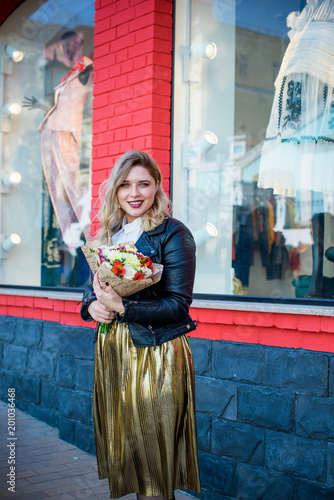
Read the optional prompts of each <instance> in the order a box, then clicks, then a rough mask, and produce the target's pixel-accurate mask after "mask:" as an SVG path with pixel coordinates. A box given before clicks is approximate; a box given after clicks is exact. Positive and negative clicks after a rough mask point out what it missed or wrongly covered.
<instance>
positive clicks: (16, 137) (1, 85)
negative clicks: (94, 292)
mask: <svg viewBox="0 0 334 500" xmlns="http://www.w3.org/2000/svg"><path fill="white" fill-rule="evenodd" d="M93 30H94V2H93V1H91V0H80V1H79V0H71V1H70V2H69V1H67V0H48V1H45V2H43V1H37V0H26V1H25V2H23V3H22V4H20V5H19V7H18V8H17V9H16V10H15V11H14V12H13V13H12V14H11V15H10V16H9V17H8V18H7V19H6V21H5V22H4V23H3V24H2V25H1V28H0V99H1V103H0V107H1V130H0V148H1V172H0V174H1V177H2V181H1V182H2V183H1V217H0V224H1V229H0V238H1V247H0V257H1V258H0V266H1V268H0V285H6V286H9V285H15V286H28V287H40V286H42V287H66V288H72V287H82V286H84V284H85V283H86V282H87V280H88V275H89V271H88V267H87V265H86V262H85V259H84V257H83V254H82V252H81V248H80V247H81V245H82V244H83V242H84V241H85V239H87V238H88V237H89V226H90V208H91V180H90V179H91V127H92V75H93V59H92V57H93Z"/></svg>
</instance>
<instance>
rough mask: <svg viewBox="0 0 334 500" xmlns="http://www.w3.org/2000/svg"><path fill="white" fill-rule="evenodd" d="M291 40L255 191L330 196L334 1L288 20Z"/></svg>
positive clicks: (333, 182)
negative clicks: (311, 191)
mask: <svg viewBox="0 0 334 500" xmlns="http://www.w3.org/2000/svg"><path fill="white" fill-rule="evenodd" d="M288 25H289V26H292V30H291V31H290V33H289V36H290V37H291V41H290V43H289V45H288V47H287V50H286V52H285V54H284V57H283V61H282V65H281V68H280V71H279V74H278V77H277V79H276V82H275V89H276V90H275V97H274V102H273V106H272V111H271V116H270V120H269V125H268V128H267V133H266V140H265V143H264V146H263V150H262V156H261V163H260V171H259V180H258V186H259V187H261V188H272V189H273V190H274V194H283V195H287V196H294V195H295V193H296V190H314V191H319V192H322V193H331V194H333V192H334V159H333V153H334V72H333V67H334V2H333V1H332V0H324V1H321V0H313V1H311V2H309V3H308V4H307V5H306V7H305V8H304V9H303V11H302V12H301V14H300V15H297V14H296V13H292V14H290V15H289V16H288Z"/></svg>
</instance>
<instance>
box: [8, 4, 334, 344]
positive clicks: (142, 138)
mask: <svg viewBox="0 0 334 500" xmlns="http://www.w3.org/2000/svg"><path fill="white" fill-rule="evenodd" d="M17 3H18V2H13V7H15V6H16V4H17ZM0 6H1V0H0ZM12 10H13V9H12ZM1 20H3V18H1V16H0V22H1ZM95 21H96V25H95V44H94V45H95V52H94V100H93V108H94V109H93V163H92V192H93V205H92V206H93V211H94V212H93V217H94V213H96V211H97V209H98V206H99V199H98V191H99V186H100V184H101V182H102V181H103V180H105V179H106V178H107V177H108V176H109V174H110V171H111V169H112V166H113V163H114V161H115V159H116V158H118V157H119V156H120V155H121V154H122V153H124V152H125V151H127V150H128V149H130V148H136V149H143V150H145V151H147V152H148V153H149V154H151V155H152V156H153V157H154V158H155V160H156V161H157V163H158V164H159V165H160V167H161V169H162V173H163V178H164V187H165V189H166V190H167V191H169V180H170V135H171V131H170V123H171V78H172V39H173V33H172V23H173V18H172V0H97V1H96V17H95ZM97 227H98V226H97V223H96V222H95V221H93V224H92V234H94V232H95V231H96V230H97ZM79 309H80V305H78V304H77V303H76V302H74V301H65V300H56V299H43V298H37V297H22V296H10V295H0V314H2V315H8V316H19V317H24V318H34V319H42V320H48V321H56V322H60V323H61V324H65V325H78V326H91V327H94V324H92V323H85V322H83V321H82V320H81V319H80V316H79ZM191 314H192V316H193V317H194V319H196V320H197V322H198V328H197V330H196V331H195V332H193V333H192V335H193V336H194V337H200V338H206V339H214V340H227V341H235V342H245V343H255V344H257V343H259V344H263V345H272V346H281V347H293V348H303V349H310V350H315V351H326V352H334V320H333V318H329V317H320V316H308V315H298V316H297V315H292V314H276V313H275V314H272V313H261V312H245V311H229V310H225V311H224V310H212V309H211V310H208V309H195V308H193V309H192V310H191Z"/></svg>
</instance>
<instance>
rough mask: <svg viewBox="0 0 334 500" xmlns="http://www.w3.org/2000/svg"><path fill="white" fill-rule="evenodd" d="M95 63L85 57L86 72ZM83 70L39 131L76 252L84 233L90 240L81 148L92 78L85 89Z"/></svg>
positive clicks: (56, 202)
mask: <svg viewBox="0 0 334 500" xmlns="http://www.w3.org/2000/svg"><path fill="white" fill-rule="evenodd" d="M92 63H93V61H92V60H91V59H90V58H89V57H83V64H84V68H86V67H87V66H89V65H91V64H92ZM79 74H80V70H79V69H77V70H76V71H74V72H73V73H70V75H69V76H68V78H66V79H65V81H64V82H62V83H61V84H60V85H58V87H56V93H55V105H54V106H53V108H52V109H50V111H49V112H48V113H47V114H46V116H45V117H44V119H43V121H42V123H41V124H40V126H39V128H38V130H39V131H40V132H41V152H42V162H43V169H44V174H45V179H46V182H47V185H48V188H49V192H50V197H51V201H52V204H53V207H54V210H55V212H56V215H57V219H58V222H59V226H60V229H61V232H62V235H63V239H64V242H65V243H66V244H67V245H68V246H69V247H70V248H72V249H73V251H76V248H77V247H78V246H80V244H81V243H80V239H81V238H80V236H81V233H83V234H84V236H85V238H86V239H89V237H90V234H89V228H90V200H91V197H90V193H89V191H88V189H87V187H86V186H85V184H84V182H83V179H82V175H81V172H80V157H79V144H80V140H81V130H82V117H83V110H84V106H85V103H86V100H87V97H88V93H89V91H90V86H91V80H92V76H91V74H90V76H89V79H88V82H87V83H86V85H83V84H82V83H80V81H79V78H78V76H79Z"/></svg>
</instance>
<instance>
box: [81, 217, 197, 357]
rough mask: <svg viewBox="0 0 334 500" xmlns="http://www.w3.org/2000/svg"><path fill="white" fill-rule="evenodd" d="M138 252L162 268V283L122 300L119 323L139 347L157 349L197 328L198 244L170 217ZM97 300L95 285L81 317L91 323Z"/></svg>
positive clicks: (143, 239) (145, 237)
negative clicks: (192, 307) (193, 312)
mask: <svg viewBox="0 0 334 500" xmlns="http://www.w3.org/2000/svg"><path fill="white" fill-rule="evenodd" d="M136 247H137V249H138V251H139V252H141V253H143V254H144V255H148V256H149V257H151V259H152V261H153V262H155V263H157V264H163V266H164V268H163V273H162V277H161V280H160V281H159V282H158V283H156V284H155V285H152V286H150V287H148V288H145V289H144V290H141V291H140V292H138V293H136V294H134V295H131V296H129V297H123V299H122V300H123V305H124V308H125V311H124V315H123V316H120V315H119V314H118V313H117V314H116V320H117V321H118V322H119V323H121V322H126V323H127V324H128V327H129V330H130V335H131V338H132V341H133V343H134V345H135V346H136V347H149V346H156V345H160V344H163V343H164V342H167V341H168V340H172V339H174V338H176V337H179V336H181V335H183V334H185V333H187V332H190V331H192V330H194V329H195V328H196V326H197V325H196V322H195V321H193V320H192V319H191V317H190V316H189V307H190V304H191V302H192V291H193V284H194V277H195V250H196V246H195V242H194V238H193V236H192V234H191V232H190V231H189V229H188V228H187V227H186V226H185V225H184V224H183V223H182V222H180V221H179V220H177V219H173V218H171V217H168V218H166V219H164V221H163V222H162V223H161V224H160V225H159V226H158V227H156V228H155V229H154V230H153V231H148V232H144V233H143V234H142V235H141V236H140V238H139V239H138V240H137V242H136ZM93 300H96V297H95V294H94V291H93V288H92V285H89V287H88V288H87V289H86V290H85V292H84V296H83V300H82V307H81V317H82V318H83V319H84V320H85V321H91V320H92V317H91V316H90V314H89V313H88V307H89V305H90V304H91V302H93Z"/></svg>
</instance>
